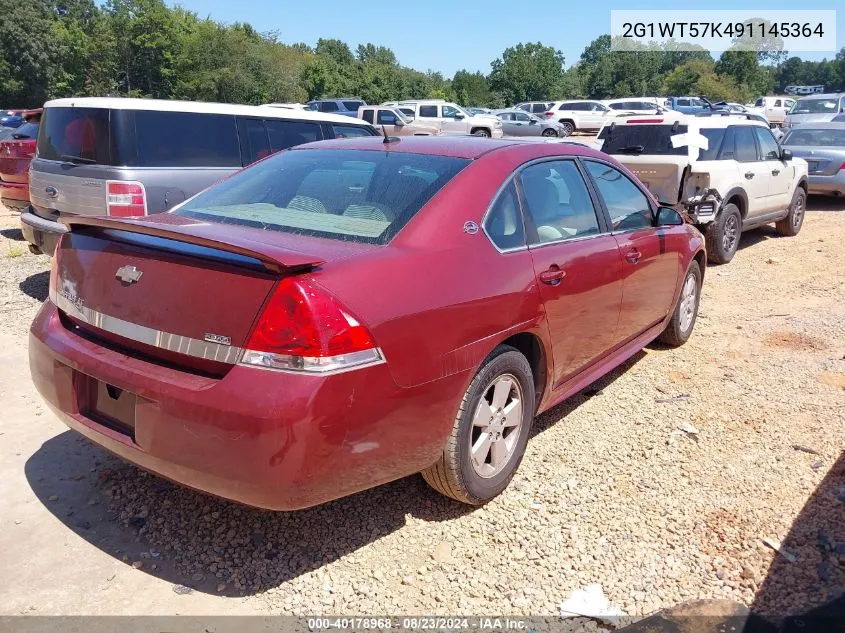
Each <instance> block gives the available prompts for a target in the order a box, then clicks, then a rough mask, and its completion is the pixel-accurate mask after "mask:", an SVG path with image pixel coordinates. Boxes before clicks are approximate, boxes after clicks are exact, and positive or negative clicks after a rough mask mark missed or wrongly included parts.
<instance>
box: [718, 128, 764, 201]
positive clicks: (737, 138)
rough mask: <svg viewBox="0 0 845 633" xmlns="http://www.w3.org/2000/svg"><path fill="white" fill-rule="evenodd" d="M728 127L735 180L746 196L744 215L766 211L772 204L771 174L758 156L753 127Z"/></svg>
mask: <svg viewBox="0 0 845 633" xmlns="http://www.w3.org/2000/svg"><path fill="white" fill-rule="evenodd" d="M729 129H730V130H733V132H732V135H733V141H734V143H735V148H734V156H735V157H736V165H737V170H738V174H737V180H738V181H739V182H741V183H742V186H743V189H745V193H746V194H747V198H748V214H747V216H746V217H747V218H753V217H756V216H759V215H762V214H764V213H767V212H768V211H770V210H771V208H772V206H773V205H772V202H771V199H770V198H769V178H771V174H770V173H769V172H770V168H769V166H768V165H767V164H766V162H765V161H762V160H760V158H759V154H758V151H757V138H756V136H755V134H754V128H753V127H752V126H750V125H736V126H733V127H731V128H729ZM725 140H726V141H727V140H728V139H727V138H726V139H725ZM723 153H724V152H723Z"/></svg>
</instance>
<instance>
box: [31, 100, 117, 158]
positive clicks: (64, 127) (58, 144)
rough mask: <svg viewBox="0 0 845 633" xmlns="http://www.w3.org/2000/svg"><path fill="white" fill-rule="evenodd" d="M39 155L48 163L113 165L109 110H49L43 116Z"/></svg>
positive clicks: (39, 138) (39, 136)
mask: <svg viewBox="0 0 845 633" xmlns="http://www.w3.org/2000/svg"><path fill="white" fill-rule="evenodd" d="M37 152H38V156H39V157H40V158H46V159H47V160H62V161H71V162H78V163H97V164H100V165H110V164H111V154H112V152H111V145H110V141H109V111H108V110H107V109H105V108H46V109H45V110H44V113H43V114H42V116H41V130H40V132H39V135H38V149H37Z"/></svg>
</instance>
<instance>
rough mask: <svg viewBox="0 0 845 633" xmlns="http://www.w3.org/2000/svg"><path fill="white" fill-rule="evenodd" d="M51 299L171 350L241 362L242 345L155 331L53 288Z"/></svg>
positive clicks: (87, 319)
mask: <svg viewBox="0 0 845 633" xmlns="http://www.w3.org/2000/svg"><path fill="white" fill-rule="evenodd" d="M50 300H51V301H52V302H53V303H54V304H55V305H56V307H57V308H59V309H60V310H62V311H64V312H66V313H67V314H69V315H70V316H72V317H74V318H75V319H78V320H80V321H82V322H84V323H87V324H88V325H91V326H93V327H96V328H98V329H100V330H104V331H106V332H109V333H111V334H116V335H117V336H122V337H123V338H127V339H129V340H132V341H136V342H138V343H143V344H145V345H151V346H152V347H157V348H159V349H163V350H167V351H169V352H176V353H178V354H185V355H186V356H194V357H195V358H202V359H205V360H213V361H217V362H218V363H228V364H230V365H234V364H235V363H237V362H238V359H239V358H240V357H241V353H242V351H243V350H242V349H241V348H240V347H234V346H230V345H220V344H218V343H211V342H208V341H200V340H199V339H195V338H191V337H188V336H180V335H179V334H171V333H170V332H162V331H161V330H155V329H153V328H150V327H146V326H144V325H138V324H137V323H130V322H129V321H124V320H123V319H119V318H117V317H113V316H110V315H108V314H103V313H102V312H97V311H96V310H92V309H91V308H88V307H85V306H82V305H77V304H76V303H74V302H73V301H71V300H70V299H68V298H67V297H65V296H64V295H61V294H59V293H56V292H55V291H53V290H52V289H50Z"/></svg>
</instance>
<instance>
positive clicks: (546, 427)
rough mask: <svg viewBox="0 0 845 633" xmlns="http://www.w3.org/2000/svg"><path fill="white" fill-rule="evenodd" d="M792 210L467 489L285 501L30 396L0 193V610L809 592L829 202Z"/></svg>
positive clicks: (817, 590)
mask: <svg viewBox="0 0 845 633" xmlns="http://www.w3.org/2000/svg"><path fill="white" fill-rule="evenodd" d="M810 209H812V211H811V212H809V213H808V215H807V219H806V222H805V225H804V229H803V230H802V232H801V234H800V235H799V236H798V237H797V238H792V239H789V238H779V237H777V235H776V234H775V232H774V229H773V228H764V229H760V230H757V231H753V232H751V233H748V234H745V235H744V236H743V241H742V246H741V250H740V252H739V253H738V254H737V256H736V259H735V260H734V261H733V262H732V263H731V264H729V265H727V266H721V267H712V266H711V267H709V268H708V270H707V273H706V277H705V287H704V293H703V300H702V307H701V314H700V318H699V321H698V324H697V326H696V331H695V333H694V334H693V337H692V339H691V340H690V342H689V343H688V344H687V345H686V346H684V347H683V348H680V349H678V350H670V349H665V348H661V347H657V346H654V347H650V348H649V349H647V350H645V351H644V352H642V353H641V354H639V355H637V356H636V357H635V358H633V359H632V360H631V361H630V362H628V363H626V364H625V365H624V366H623V367H621V368H620V369H618V370H617V371H615V372H613V373H612V374H611V375H610V376H608V377H606V378H605V379H603V380H602V381H600V382H599V383H597V384H595V385H593V386H592V387H591V388H590V389H588V390H586V391H585V392H584V393H582V394H580V395H578V396H577V397H575V398H573V399H571V400H570V401H569V402H567V403H565V404H563V405H562V406H559V407H557V408H555V409H554V410H552V411H550V412H548V413H547V414H545V415H543V416H542V417H541V418H540V419H539V420H538V421H537V423H536V429H535V435H534V437H533V439H532V441H531V442H530V444H529V447H528V453H527V456H526V458H525V461H524V462H523V464H522V467H521V470H520V473H519V474H518V476H517V478H516V480H515V481H514V483H513V485H512V486H511V487H510V488H509V489H508V490H507V491H506V493H505V494H503V495H502V496H501V497H500V498H498V499H496V500H495V501H494V502H492V503H490V504H488V505H487V506H486V507H484V508H481V509H475V510H470V509H468V508H465V507H462V506H460V505H457V504H454V503H452V502H450V501H448V500H446V499H443V498H441V497H439V496H438V495H437V494H435V493H434V492H432V491H430V490H429V489H428V488H427V487H426V486H425V484H424V483H423V482H422V479H421V478H420V477H418V476H414V477H409V478H407V479H404V480H401V481H397V482H394V483H391V484H388V485H385V486H381V487H379V488H377V489H374V490H371V491H368V492H364V493H361V494H358V495H355V496H353V497H350V498H347V499H342V500H340V501H336V502H333V503H329V504H326V505H323V506H321V507H317V508H314V509H310V510H305V511H301V512H295V513H287V514H274V513H270V512H264V511H259V510H253V509H249V508H244V507H240V506H237V505H235V504H232V503H228V502H225V501H220V500H216V499H212V498H210V497H207V496H204V495H201V494H198V493H194V492H190V491H187V490H184V489H181V488H179V487H176V486H174V485H171V484H169V483H166V482H164V481H161V480H158V479H157V478H155V477H152V476H148V475H146V474H144V473H142V472H140V471H139V470H137V469H136V468H134V467H132V466H129V465H125V464H123V463H121V462H119V461H116V460H114V459H112V458H110V457H109V456H108V455H106V454H105V453H104V452H103V451H102V450H100V449H99V448H97V447H95V446H93V445H91V444H89V443H88V442H87V441H84V440H82V439H81V438H79V437H77V436H75V435H74V434H72V433H71V432H69V431H67V430H66V429H65V427H64V426H63V425H62V424H60V423H59V422H58V421H57V420H56V419H55V418H54V417H53V415H52V414H51V413H50V412H49V411H48V410H46V408H45V407H44V406H43V405H42V404H41V402H40V399H39V397H38V395H37V393H36V392H35V390H34V388H33V387H32V385H31V383H30V380H29V373H28V368H27V353H26V349H27V339H26V333H27V329H28V326H29V323H30V321H31V319H32V317H33V315H34V314H35V312H36V310H37V309H38V306H39V304H40V303H41V301H43V300H44V298H45V296H46V292H47V278H48V272H47V271H48V268H49V260H48V259H47V258H45V257H36V256H33V255H30V254H29V253H28V252H27V251H26V249H25V243H24V242H22V241H21V235H20V232H19V231H18V230H17V228H16V227H17V219H16V217H15V216H13V215H12V214H11V213H9V212H2V211H0V229H1V230H0V234H2V237H0V270H2V274H0V402H2V405H0V407H1V408H0V411H2V415H0V568H2V569H3V570H4V573H3V578H4V581H5V582H3V583H0V613H4V614H17V613H38V614H46V613H50V614H54V613H62V614H65V613H94V614H106V613H108V614H140V613H177V612H178V613H183V614H186V613H197V614H199V613H227V614H232V613H255V612H260V613H291V612H293V613H300V614H304V613H311V614H323V613H357V614H384V613H434V612H438V613H447V612H452V613H455V612H462V613H466V614H473V613H482V612H491V611H492V612H496V613H513V614H519V613H522V614H535V615H546V614H548V615H551V614H555V613H557V609H558V605H559V603H560V602H561V601H562V600H563V599H564V598H565V597H566V596H567V595H568V593H569V592H570V591H572V590H574V589H576V588H579V587H582V586H584V585H587V584H590V583H596V582H597V583H601V584H602V585H603V586H604V589H605V592H606V594H607V595H608V597H609V598H610V600H611V601H612V602H613V603H614V604H616V605H617V606H619V607H620V608H622V609H623V610H624V611H625V612H626V613H628V614H631V615H640V614H644V613H648V612H651V611H653V610H656V609H658V608H660V607H663V606H669V605H672V604H674V603H676V602H678V601H680V600H684V599H692V598H706V597H713V598H733V599H737V600H741V601H743V602H745V603H746V604H749V605H753V606H754V607H755V608H758V609H760V610H763V611H766V612H774V611H778V612H783V611H784V610H790V611H794V610H797V609H799V608H801V607H807V606H809V605H812V604H818V603H820V602H822V601H824V600H826V599H829V598H830V597H831V596H833V595H835V594H836V593H837V592H842V591H843V588H845V567H843V561H845V520H844V519H845V459H844V458H843V449H845V302H843V299H845V268H844V267H843V264H842V262H843V261H845V203H843V202H839V203H836V202H830V201H823V200H811V201H810ZM690 425H691V426H690ZM682 427H685V428H686V429H687V431H683V430H681V428H682ZM692 427H694V428H692ZM689 431H697V433H691V432H689ZM764 538H770V539H779V540H780V541H782V542H783V548H784V549H785V554H786V556H780V555H777V554H775V553H774V552H773V551H772V549H770V548H769V547H767V546H766V545H764V544H763V542H762V539H764Z"/></svg>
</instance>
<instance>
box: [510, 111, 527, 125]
mask: <svg viewBox="0 0 845 633" xmlns="http://www.w3.org/2000/svg"><path fill="white" fill-rule="evenodd" d="M513 118H514V119H515V120H517V121H522V122H523V123H528V121H530V120H531V117H529V116H528V115H527V114H523V113H522V112H518V113H516V114H514V115H513Z"/></svg>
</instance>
